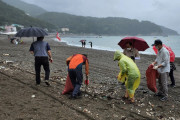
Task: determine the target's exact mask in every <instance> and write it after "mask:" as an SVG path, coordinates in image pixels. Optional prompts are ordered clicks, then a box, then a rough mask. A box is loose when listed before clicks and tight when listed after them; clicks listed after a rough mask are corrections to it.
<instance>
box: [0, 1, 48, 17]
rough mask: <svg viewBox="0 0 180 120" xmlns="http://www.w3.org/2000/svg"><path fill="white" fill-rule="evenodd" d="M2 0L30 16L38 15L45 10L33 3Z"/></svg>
mask: <svg viewBox="0 0 180 120" xmlns="http://www.w3.org/2000/svg"><path fill="white" fill-rule="evenodd" d="M2 1H3V2H5V3H7V4H9V5H11V6H14V7H16V8H18V9H20V10H23V11H24V12H25V13H26V14H29V15H30V16H38V15H40V14H43V13H45V12H47V11H46V10H44V9H43V8H41V7H38V6H36V5H33V4H28V3H26V2H23V1H21V0H2Z"/></svg>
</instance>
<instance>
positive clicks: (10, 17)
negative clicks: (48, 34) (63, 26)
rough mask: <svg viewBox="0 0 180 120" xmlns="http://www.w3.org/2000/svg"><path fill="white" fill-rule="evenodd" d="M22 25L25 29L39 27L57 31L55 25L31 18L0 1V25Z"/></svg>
mask: <svg viewBox="0 0 180 120" xmlns="http://www.w3.org/2000/svg"><path fill="white" fill-rule="evenodd" d="M10 24H20V25H24V26H25V27H28V26H37V27H42V28H49V29H50V30H51V29H55V26H54V25H51V24H49V23H47V22H44V21H42V20H38V19H36V18H33V17H30V16H28V15H26V14H25V13H24V12H23V11H21V10H19V9H17V8H14V7H12V6H10V5H7V4H6V3H4V2H2V1H1V0H0V25H10Z"/></svg>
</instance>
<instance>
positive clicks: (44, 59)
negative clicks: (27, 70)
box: [35, 57, 50, 84]
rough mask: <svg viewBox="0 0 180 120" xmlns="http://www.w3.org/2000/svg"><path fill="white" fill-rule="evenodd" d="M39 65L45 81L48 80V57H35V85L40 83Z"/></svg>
mask: <svg viewBox="0 0 180 120" xmlns="http://www.w3.org/2000/svg"><path fill="white" fill-rule="evenodd" d="M41 65H42V66H43V68H44V71H45V80H49V74H50V69H49V60H48V57H35V71H36V84H40V82H41V78H40V72H41Z"/></svg>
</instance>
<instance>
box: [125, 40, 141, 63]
mask: <svg viewBox="0 0 180 120" xmlns="http://www.w3.org/2000/svg"><path fill="white" fill-rule="evenodd" d="M123 54H124V55H126V56H128V57H130V58H131V59H132V60H133V61H135V59H140V55H139V51H138V50H137V49H136V48H133V46H132V43H131V42H127V43H126V48H125V49H124V51H123Z"/></svg>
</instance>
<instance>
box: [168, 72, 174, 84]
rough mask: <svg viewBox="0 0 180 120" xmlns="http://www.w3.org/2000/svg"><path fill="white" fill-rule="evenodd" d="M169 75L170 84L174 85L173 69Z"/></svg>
mask: <svg viewBox="0 0 180 120" xmlns="http://www.w3.org/2000/svg"><path fill="white" fill-rule="evenodd" d="M169 76H170V79H171V85H175V80H174V75H173V70H170V73H169Z"/></svg>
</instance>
